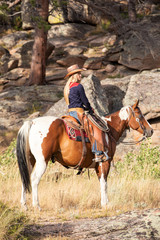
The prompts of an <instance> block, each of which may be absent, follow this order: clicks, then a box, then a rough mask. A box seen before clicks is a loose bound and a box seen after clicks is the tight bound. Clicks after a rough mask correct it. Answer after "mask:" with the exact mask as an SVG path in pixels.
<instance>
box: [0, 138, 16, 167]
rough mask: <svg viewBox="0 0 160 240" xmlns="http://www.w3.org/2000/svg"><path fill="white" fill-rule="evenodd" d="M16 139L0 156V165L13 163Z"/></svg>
mask: <svg viewBox="0 0 160 240" xmlns="http://www.w3.org/2000/svg"><path fill="white" fill-rule="evenodd" d="M15 148H16V139H14V140H13V141H12V142H11V144H10V146H9V147H8V148H7V150H6V151H5V152H4V153H3V154H1V155H0V165H6V164H10V163H13V162H14V161H15V155H16V154H15Z"/></svg>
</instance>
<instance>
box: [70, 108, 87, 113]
mask: <svg viewBox="0 0 160 240" xmlns="http://www.w3.org/2000/svg"><path fill="white" fill-rule="evenodd" d="M68 111H69V112H72V111H76V112H79V113H83V112H84V109H83V108H69V109H68Z"/></svg>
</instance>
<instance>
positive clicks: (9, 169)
mask: <svg viewBox="0 0 160 240" xmlns="http://www.w3.org/2000/svg"><path fill="white" fill-rule="evenodd" d="M14 146H15V143H14V144H13V146H11V147H10V149H9V150H8V152H6V154H5V155H4V156H3V157H2V156H0V163H1V165H0V186H1V190H0V199H1V201H2V202H3V203H7V204H8V205H9V206H11V207H16V208H20V195H21V180H20V175H19V170H18V165H17V162H16V157H15V153H14V151H13V147H14ZM146 153H147V159H148V158H149V160H147V159H146V158H145V157H144V156H146ZM159 156H160V153H159V149H150V147H148V149H147V148H146V146H144V147H143V148H142V150H141V154H140V156H139V157H138V158H135V156H133V155H130V156H129V157H128V158H127V159H126V160H125V162H124V164H123V163H120V164H118V163H116V167H117V170H115V169H114V168H111V171H110V174H109V177H108V198H109V203H108V205H107V207H106V209H101V206H100V186H99V181H98V179H97V176H96V173H95V172H94V170H90V179H89V177H88V172H87V171H86V172H85V173H84V174H83V175H81V176H77V175H76V172H77V171H74V170H67V169H65V168H64V167H62V166H61V165H59V164H52V163H50V164H49V166H48V167H47V170H46V173H45V174H44V176H43V178H42V180H41V182H40V185H39V200H40V205H41V207H42V211H41V212H38V211H33V209H32V204H31V195H29V194H27V205H28V207H29V211H28V212H27V215H28V216H30V217H31V219H34V220H39V221H41V219H43V220H44V219H46V220H47V219H49V220H50V221H57V220H58V221H64V220H69V219H78V218H84V217H86V218H87V217H89V218H96V217H101V216H113V215H117V214H120V213H123V212H126V211H131V210H133V209H144V208H145V209H146V208H157V207H160V202H159V199H160V181H159V177H158V176H159V161H160V160H159ZM147 161H148V162H147ZM125 163H126V164H125ZM136 163H138V164H139V165H136ZM146 163H147V164H146ZM150 163H153V164H152V165H150V168H151V169H152V172H154V173H155V174H156V175H155V176H153V175H152V174H149V168H148V166H149V164H150ZM57 173H58V176H59V178H58V180H57ZM146 173H147V174H146ZM56 180H57V181H56Z"/></svg>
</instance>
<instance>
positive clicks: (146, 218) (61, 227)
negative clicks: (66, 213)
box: [25, 209, 160, 240]
mask: <svg viewBox="0 0 160 240" xmlns="http://www.w3.org/2000/svg"><path fill="white" fill-rule="evenodd" d="M25 235H28V236H30V237H31V238H32V237H33V238H34V239H44V238H46V237H51V239H52V237H53V239H54V238H55V237H59V238H60V239H62V238H63V237H65V239H66V238H67V239H97V240H101V239H105V240H106V239H107V240H121V239H123V240H127V239H133V240H136V239H137V240H160V209H149V210H143V211H132V212H128V213H125V214H121V215H119V216H116V217H103V218H97V219H81V220H75V221H66V222H63V223H54V222H50V221H47V222H46V221H45V222H43V223H41V224H35V225H32V226H29V227H28V228H27V229H26V230H25Z"/></svg>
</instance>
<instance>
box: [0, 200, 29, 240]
mask: <svg viewBox="0 0 160 240" xmlns="http://www.w3.org/2000/svg"><path fill="white" fill-rule="evenodd" d="M28 222H29V221H28V219H27V217H26V216H25V215H24V214H23V213H21V212H19V211H17V210H16V209H11V208H8V207H7V206H6V205H5V204H3V203H2V202H0V239H1V240H3V239H8V240H9V239H12V240H14V239H23V240H24V239H27V238H26V237H24V236H23V231H24V227H25V226H26V224H28Z"/></svg>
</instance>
